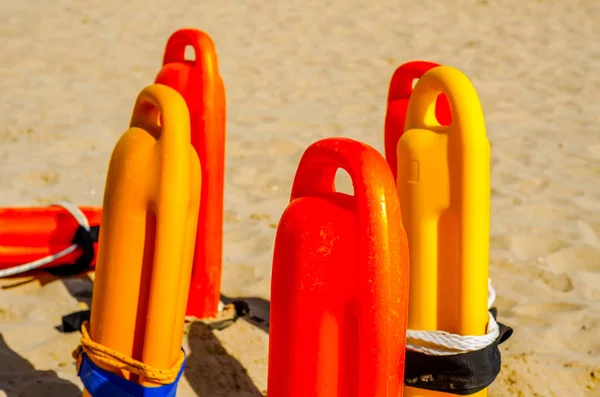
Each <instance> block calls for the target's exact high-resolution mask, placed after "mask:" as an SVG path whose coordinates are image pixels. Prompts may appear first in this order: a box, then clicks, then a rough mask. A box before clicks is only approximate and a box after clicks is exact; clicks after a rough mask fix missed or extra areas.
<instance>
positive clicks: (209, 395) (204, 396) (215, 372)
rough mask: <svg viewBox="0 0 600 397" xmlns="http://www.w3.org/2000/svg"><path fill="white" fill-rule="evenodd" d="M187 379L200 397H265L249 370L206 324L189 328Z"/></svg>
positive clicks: (197, 323)
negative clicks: (226, 348)
mask: <svg viewBox="0 0 600 397" xmlns="http://www.w3.org/2000/svg"><path fill="white" fill-rule="evenodd" d="M188 340H189V345H190V354H189V357H188V361H187V366H186V369H185V374H184V376H185V378H186V379H187V381H188V383H189V384H190V386H191V387H192V389H193V390H194V391H195V392H196V395H198V396H199V397H262V396H263V394H262V393H261V392H260V391H259V390H258V388H257V387H256V386H255V385H254V383H253V382H252V379H250V376H249V375H248V374H247V372H246V369H245V368H244V367H243V366H242V365H241V364H240V363H239V362H238V361H237V360H236V359H235V358H233V357H232V356H231V355H229V353H227V351H226V350H225V348H224V347H223V346H222V345H221V343H220V342H219V340H218V339H217V337H216V336H215V335H214V333H213V331H212V330H211V329H210V328H209V327H208V326H207V325H206V324H204V323H201V322H195V323H192V324H191V325H190V330H189V335H188Z"/></svg>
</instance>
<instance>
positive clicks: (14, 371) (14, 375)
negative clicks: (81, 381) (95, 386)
mask: <svg viewBox="0 0 600 397" xmlns="http://www.w3.org/2000/svg"><path fill="white" fill-rule="evenodd" d="M0 391H2V392H4V393H5V395H6V396H7V397H44V396H47V397H51V396H52V397H54V396H61V397H80V396H81V390H80V389H79V387H77V386H76V385H74V384H73V383H71V382H69V381H68V380H65V379H60V378H59V377H58V375H57V374H56V372H54V371H40V370H36V369H35V368H34V367H33V365H31V363H30V362H29V361H27V360H25V359H24V358H23V357H21V356H19V355H18V354H17V353H15V352H14V351H13V350H11V349H10V347H8V345H7V344H6V342H5V341H4V337H3V336H2V334H0Z"/></svg>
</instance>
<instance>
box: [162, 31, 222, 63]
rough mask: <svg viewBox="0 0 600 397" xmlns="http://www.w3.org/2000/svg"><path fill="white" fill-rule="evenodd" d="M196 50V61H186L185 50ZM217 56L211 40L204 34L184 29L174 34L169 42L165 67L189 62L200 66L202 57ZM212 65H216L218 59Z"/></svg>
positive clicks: (164, 59) (164, 61)
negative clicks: (173, 63)
mask: <svg viewBox="0 0 600 397" xmlns="http://www.w3.org/2000/svg"><path fill="white" fill-rule="evenodd" d="M187 46H192V48H194V53H195V59H194V60H188V59H185V48H186V47H187ZM211 54H215V46H214V43H213V41H212V40H211V38H210V37H209V36H208V35H207V34H206V33H204V32H202V31H200V30H196V29H182V30H178V31H177V32H175V33H173V35H171V37H170V38H169V41H168V42H167V47H166V49H165V56H164V58H163V65H166V64H168V63H172V62H187V63H192V64H194V65H196V64H200V61H201V60H202V59H201V58H202V57H206V56H210V55H211ZM213 58H215V59H213V60H212V63H213V64H215V65H216V62H217V60H216V57H213Z"/></svg>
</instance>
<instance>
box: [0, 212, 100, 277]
mask: <svg viewBox="0 0 600 397" xmlns="http://www.w3.org/2000/svg"><path fill="white" fill-rule="evenodd" d="M101 219H102V209H101V208H97V207H81V208H77V207H75V206H73V205H71V204H68V203H59V204H56V205H53V206H50V207H31V208H26V207H25V208H0V277H8V276H12V275H16V274H21V273H24V272H27V271H29V270H34V269H40V268H44V269H48V268H56V267H62V266H64V265H73V266H69V267H65V268H64V273H77V272H78V271H81V270H84V269H85V268H87V267H90V266H93V265H94V264H95V263H96V252H97V246H98V242H97V241H98V237H97V236H98V228H99V226H100V221H101Z"/></svg>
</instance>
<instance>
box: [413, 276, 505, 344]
mask: <svg viewBox="0 0 600 397" xmlns="http://www.w3.org/2000/svg"><path fill="white" fill-rule="evenodd" d="M495 300H496V291H495V290H494V287H492V280H491V279H488V310H489V309H491V307H492V305H493V304H494V301H495ZM488 315H489V320H488V325H487V329H486V333H485V335H480V336H475V335H457V334H451V333H450V332H446V331H440V330H437V331H416V330H407V331H406V349H407V350H411V351H414V352H417V353H423V354H426V355H428V356H450V355H455V354H462V353H468V352H471V351H477V350H481V349H484V348H486V347H488V346H489V345H491V344H492V343H494V341H496V339H498V337H499V336H500V328H499V327H498V323H497V322H496V319H495V318H494V316H493V315H492V313H490V312H488Z"/></svg>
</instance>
